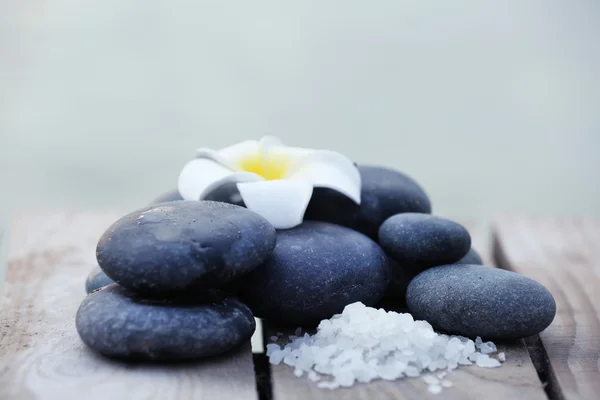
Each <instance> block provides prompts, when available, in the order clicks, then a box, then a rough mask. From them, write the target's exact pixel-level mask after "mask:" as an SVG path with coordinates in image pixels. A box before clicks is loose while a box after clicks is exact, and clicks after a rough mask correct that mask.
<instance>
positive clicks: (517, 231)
mask: <svg viewBox="0 0 600 400" xmlns="http://www.w3.org/2000/svg"><path fill="white" fill-rule="evenodd" d="M599 243H600V221H593V220H586V219H552V220H539V219H538V220H536V219H529V220H525V219H513V220H503V221H499V222H497V223H496V224H495V249H496V254H497V257H498V260H499V261H500V263H501V265H502V267H504V268H507V269H510V270H513V271H515V272H518V273H521V274H523V275H526V276H528V277H530V278H533V279H535V280H537V281H538V282H540V283H541V284H543V285H544V286H546V287H547V288H548V289H549V290H550V292H552V294H553V295H554V298H555V300H556V304H557V314H556V317H555V319H554V321H553V322H552V324H551V325H550V326H549V327H548V328H547V329H546V330H545V331H543V332H542V333H540V335H539V336H540V339H541V342H542V344H543V347H544V350H545V352H546V354H547V359H548V362H549V365H547V368H549V371H548V372H549V373H550V375H551V376H554V377H555V378H556V383H557V385H558V389H559V392H560V394H561V395H562V396H563V397H564V398H566V399H568V400H571V399H597V398H599V397H600V303H599V300H600V246H599Z"/></svg>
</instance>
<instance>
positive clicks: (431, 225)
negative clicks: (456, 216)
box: [379, 213, 471, 269]
mask: <svg viewBox="0 0 600 400" xmlns="http://www.w3.org/2000/svg"><path fill="white" fill-rule="evenodd" d="M379 243H380V244H381V246H382V247H383V248H384V249H385V251H386V252H387V253H388V254H389V255H390V256H392V257H393V258H394V259H396V260H397V261H399V262H400V263H403V264H415V265H420V267H419V268H421V269H425V267H427V266H434V265H442V264H448V263H453V262H455V261H458V260H460V259H461V258H462V257H464V256H465V255H466V254H467V253H468V251H469V249H470V248H471V236H470V235H469V232H468V231H467V230H466V229H465V228H464V227H463V226H462V225H460V224H458V223H456V222H454V221H450V220H448V219H445V218H441V217H437V216H433V215H428V214H417V213H404V214H398V215H394V216H393V217H390V218H388V219H387V220H386V221H385V222H384V223H383V224H382V225H381V227H380V228H379Z"/></svg>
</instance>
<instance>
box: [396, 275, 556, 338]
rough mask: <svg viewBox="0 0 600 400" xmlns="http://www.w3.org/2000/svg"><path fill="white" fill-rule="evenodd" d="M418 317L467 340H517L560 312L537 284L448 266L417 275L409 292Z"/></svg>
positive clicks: (408, 299) (410, 304)
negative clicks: (557, 311)
mask: <svg viewBox="0 0 600 400" xmlns="http://www.w3.org/2000/svg"><path fill="white" fill-rule="evenodd" d="M406 302H407V305H408V309H409V310H410V312H411V314H412V315H413V317H414V318H415V319H419V320H425V321H427V322H429V323H430V324H431V325H432V326H433V327H434V328H436V329H440V330H443V331H447V332H451V333H454V334H459V335H463V336H468V337H471V338H473V337H476V336H481V337H482V338H484V339H516V338H522V337H526V336H531V335H534V334H536V333H539V332H541V331H543V330H544V329H546V328H547V327H548V325H550V323H551V322H552V320H553V319H554V315H555V314H556V303H555V302H554V298H553V297H552V294H550V292H549V291H548V290H547V289H546V288H545V287H544V286H542V285H541V284H539V283H538V282H536V281H534V280H532V279H529V278H527V277H524V276H522V275H519V274H516V273H514V272H510V271H505V270H501V269H497V268H492V267H485V266H481V265H460V264H454V265H446V266H440V267H435V268H431V269H428V270H426V271H424V272H422V273H421V274H419V275H418V276H417V277H415V278H414V279H413V280H412V281H411V283H410V285H409V286H408V291H407V294H406Z"/></svg>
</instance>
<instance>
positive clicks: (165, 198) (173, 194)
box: [150, 189, 183, 204]
mask: <svg viewBox="0 0 600 400" xmlns="http://www.w3.org/2000/svg"><path fill="white" fill-rule="evenodd" d="M179 200H183V197H181V195H180V194H179V191H178V190H177V189H173V190H171V191H169V192H166V193H163V194H161V195H160V196H158V197H157V198H156V199H154V200H153V201H152V202H151V203H150V204H160V203H166V202H169V201H179Z"/></svg>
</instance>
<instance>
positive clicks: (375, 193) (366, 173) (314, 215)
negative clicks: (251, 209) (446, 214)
mask: <svg viewBox="0 0 600 400" xmlns="http://www.w3.org/2000/svg"><path fill="white" fill-rule="evenodd" d="M358 170H359V172H360V176H361V185H362V187H361V204H360V205H357V204H355V203H354V202H353V201H352V200H350V199H349V198H347V197H345V196H344V195H342V194H340V193H338V192H336V191H334V190H331V189H325V188H315V189H314V191H313V195H312V198H311V200H310V203H309V205H308V209H307V210H306V214H305V219H306V220H317V221H327V222H332V223H334V224H338V225H343V226H347V227H349V228H352V229H354V230H357V231H359V232H362V233H364V234H366V235H368V236H369V237H371V238H372V239H376V238H377V231H378V229H379V226H380V225H381V224H382V223H383V221H385V220H386V219H387V218H389V217H391V216H392V215H396V214H400V213H405V212H416V213H431V202H430V201H429V198H428V197H427V194H426V193H425V191H424V190H423V189H422V188H421V186H419V184H417V182H415V181H414V180H413V179H412V178H410V177H409V176H408V175H405V174H403V173H402V172H399V171H395V170H392V169H389V168H383V167H377V166H369V165H359V166H358Z"/></svg>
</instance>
